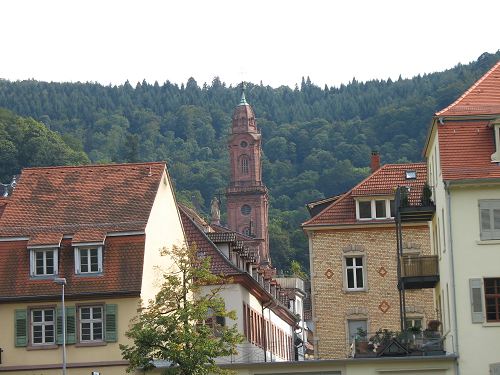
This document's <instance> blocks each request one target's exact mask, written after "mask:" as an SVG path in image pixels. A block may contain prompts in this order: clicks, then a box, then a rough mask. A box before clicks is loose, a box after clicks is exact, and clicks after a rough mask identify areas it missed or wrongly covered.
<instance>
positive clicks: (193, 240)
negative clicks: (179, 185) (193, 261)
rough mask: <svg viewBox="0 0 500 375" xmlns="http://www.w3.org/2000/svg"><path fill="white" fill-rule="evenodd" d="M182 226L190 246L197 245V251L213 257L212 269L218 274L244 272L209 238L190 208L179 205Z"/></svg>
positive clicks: (230, 274)
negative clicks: (191, 213) (186, 208)
mask: <svg viewBox="0 0 500 375" xmlns="http://www.w3.org/2000/svg"><path fill="white" fill-rule="evenodd" d="M179 212H180V213H181V220H182V226H183V227H184V233H185V235H186V239H187V243H188V245H189V246H195V247H196V249H197V251H201V252H204V253H205V254H206V256H208V257H210V259H211V271H212V273H214V274H216V275H224V276H234V275H239V274H242V273H243V271H241V270H239V269H238V268H237V267H236V266H234V265H233V264H232V262H231V261H230V260H229V259H227V258H226V256H225V255H224V254H222V253H221V251H220V250H219V249H218V248H217V246H215V244H214V243H213V242H212V241H211V240H210V239H209V238H208V236H207V235H206V234H205V232H204V230H203V229H202V228H201V227H200V226H199V225H198V224H197V223H196V222H195V219H194V218H193V217H192V215H190V211H189V210H185V207H184V206H181V205H179Z"/></svg>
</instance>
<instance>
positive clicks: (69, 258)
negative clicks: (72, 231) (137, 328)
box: [0, 235, 145, 302]
mask: <svg viewBox="0 0 500 375" xmlns="http://www.w3.org/2000/svg"><path fill="white" fill-rule="evenodd" d="M144 240H145V237H144V235H137V236H126V237H125V236H124V237H108V238H107V239H106V243H105V246H104V250H103V272H102V274H99V275H95V276H79V275H75V261H74V250H73V247H72V243H71V240H63V241H62V244H61V247H60V250H59V277H65V278H66V280H67V286H66V288H65V293H66V298H67V299H77V298H78V299H81V298H83V297H85V296H88V297H89V298H98V297H99V296H115V297H119V296H139V295H140V292H141V280H142V267H143V259H144ZM26 246H27V241H12V242H0V301H4V302H5V301H13V300H23V301H35V300H37V301H38V300H44V299H45V300H47V299H52V300H53V299H54V298H59V297H60V295H61V290H60V287H59V286H57V285H55V284H54V282H53V281H52V280H51V279H48V280H42V279H33V278H30V264H29V258H30V257H29V255H28V252H27V250H26ZM13 270H15V272H12V271H13Z"/></svg>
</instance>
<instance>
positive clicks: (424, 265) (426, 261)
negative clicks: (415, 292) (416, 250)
mask: <svg viewBox="0 0 500 375" xmlns="http://www.w3.org/2000/svg"><path fill="white" fill-rule="evenodd" d="M438 281H439V266H438V257H437V255H415V256H413V255H407V256H402V257H401V282H402V283H404V287H405V289H420V288H433V287H434V286H435V285H436V283H437V282H438Z"/></svg>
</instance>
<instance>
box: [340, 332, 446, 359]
mask: <svg viewBox="0 0 500 375" xmlns="http://www.w3.org/2000/svg"><path fill="white" fill-rule="evenodd" d="M444 340H445V337H444V336H442V335H441V333H440V332H439V331H429V330H425V331H422V332H411V331H408V332H391V331H387V330H384V331H378V332H375V333H371V334H370V333H368V334H367V335H366V336H361V337H360V336H359V335H356V336H355V337H354V340H353V342H352V343H351V344H350V347H349V353H350V355H351V356H352V357H361V358H363V357H400V356H418V355H425V356H429V355H444V354H446V352H445V351H444Z"/></svg>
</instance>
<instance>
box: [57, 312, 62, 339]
mask: <svg viewBox="0 0 500 375" xmlns="http://www.w3.org/2000/svg"><path fill="white" fill-rule="evenodd" d="M62 329H63V320H62V308H60V307H58V308H57V309H56V344H59V345H62V343H63V331H62Z"/></svg>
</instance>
